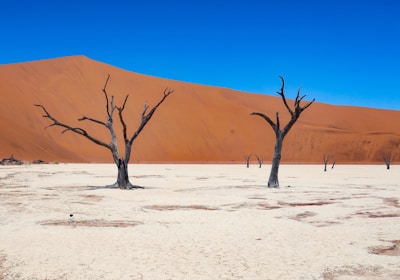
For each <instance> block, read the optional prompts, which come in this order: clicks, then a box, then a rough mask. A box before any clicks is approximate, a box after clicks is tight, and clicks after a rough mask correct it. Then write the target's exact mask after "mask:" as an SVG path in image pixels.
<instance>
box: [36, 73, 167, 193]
mask: <svg viewBox="0 0 400 280" xmlns="http://www.w3.org/2000/svg"><path fill="white" fill-rule="evenodd" d="M109 79H110V75H108V77H107V79H106V82H105V85H104V87H103V89H102V91H103V94H104V98H105V101H106V102H105V103H106V104H105V105H106V106H105V109H106V121H101V120H97V119H93V118H90V117H86V116H83V117H82V118H80V119H78V121H89V122H91V123H94V124H96V125H100V126H103V127H105V128H106V129H108V131H109V133H110V142H109V143H106V142H103V141H101V140H99V139H97V138H95V137H93V136H92V135H90V134H89V133H88V132H87V131H86V130H85V129H83V128H80V127H72V126H70V125H68V124H65V123H63V122H60V121H58V120H57V119H56V118H55V117H53V116H52V115H51V114H50V113H49V112H48V111H47V109H46V108H45V107H44V106H43V105H41V104H34V105H35V106H37V107H40V108H41V109H42V111H43V112H44V115H43V117H44V118H47V119H49V120H50V121H52V123H51V124H50V125H49V126H47V127H46V128H48V127H52V126H58V127H62V128H64V130H63V131H62V132H61V133H65V132H67V131H71V132H73V133H76V134H78V135H81V136H83V137H85V138H86V139H88V140H90V141H91V142H93V143H95V144H97V145H99V146H102V147H104V148H106V149H108V150H110V152H111V154H112V157H113V159H114V163H115V164H116V165H117V168H118V176H117V181H116V182H115V183H114V184H113V185H111V186H109V187H118V188H121V189H133V188H142V187H140V186H136V185H133V184H131V183H130V181H129V176H128V163H129V159H130V156H131V151H132V144H133V142H134V141H135V140H136V138H137V137H138V136H139V134H140V133H141V132H142V130H143V128H144V127H145V126H146V124H147V123H148V122H149V121H150V119H151V118H152V116H153V114H154V113H155V111H156V110H157V108H158V107H159V106H160V105H161V104H162V103H163V102H164V101H165V100H166V99H167V97H168V96H169V95H170V94H171V93H173V92H174V91H173V90H170V89H168V88H167V89H165V90H164V95H163V96H162V98H161V100H160V101H159V102H158V103H157V104H156V105H155V106H154V107H153V108H152V109H151V110H150V111H149V112H148V111H147V110H148V109H149V106H148V105H147V104H146V103H145V104H144V109H143V112H142V116H141V122H140V124H139V126H138V128H137V129H136V131H135V132H134V133H133V134H132V135H131V136H129V137H128V133H127V125H126V122H125V120H124V116H123V112H124V110H125V105H126V102H127V101H128V97H129V95H126V97H125V100H124V102H123V103H122V106H120V107H119V106H116V105H115V104H114V96H111V99H110V98H109V95H108V92H107V84H108V81H109ZM115 111H117V113H118V116H119V121H120V123H121V124H122V130H123V131H122V132H123V137H124V143H125V152H124V155H121V154H120V151H119V150H118V146H117V136H116V133H115V129H114V113H115Z"/></svg>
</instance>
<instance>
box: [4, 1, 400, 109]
mask: <svg viewBox="0 0 400 280" xmlns="http://www.w3.org/2000/svg"><path fill="white" fill-rule="evenodd" d="M399 12H400V2H399V1H397V0H390V1H389V0H379V1H378V0H375V1H370V0H364V1H362V0H358V1H356V0H347V1H344V0H336V1H334V0H332V1H323V0H320V1H316V0H315V1H313V0H304V1H300V0H299V1H290V0H280V1H277V0H275V1H269V0H264V1H262V0H240V1H239V0H230V1H227V0H221V1H218V0H214V1H211V0H202V1H198V0H186V1H184V0H182V1H178V0H170V1H155V0H142V1H135V0H133V1H128V0H125V1H122V0H113V1H104V0H97V1H92V0H90V1H85V0H80V1H78V0H69V1H62V0H60V1H48V0H47V1H40V0H37V1H27V0H25V1H19V0H13V1H11V0H8V1H7V0H6V1H3V3H2V7H1V10H0V13H1V16H0V26H1V44H0V64H9V63H17V62H25V61H32V60H40V59H47V58H55V57H62V56H70V55H86V56H88V57H90V58H92V59H95V60H99V61H102V62H105V63H108V64H111V65H114V66H117V67H120V68H123V69H126V70H130V71H134V72H138V73H143V74H148V75H153V76H158V77H164V78H169V79H174V80H180V81H186V82H192V83H198V84H205V85H213V86H220V87H225V88H231V89H236V90H240V91H246V92H253V93H261V94H263V93H265V94H271V95H275V94H276V91H277V90H278V89H279V87H280V80H279V78H278V75H282V76H284V77H285V79H286V83H287V96H288V97H289V98H292V97H294V95H295V94H296V91H297V89H298V87H300V86H301V87H302V92H303V93H304V94H307V97H309V98H310V99H311V98H316V100H317V101H318V102H323V103H330V104H338V105H355V106H365V107H374V108H385V109H394V110H400V84H399V81H400V54H399V51H400V19H399Z"/></svg>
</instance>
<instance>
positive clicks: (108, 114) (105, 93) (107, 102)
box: [103, 74, 111, 119]
mask: <svg viewBox="0 0 400 280" xmlns="http://www.w3.org/2000/svg"><path fill="white" fill-rule="evenodd" d="M109 79H110V74H108V76H107V79H106V83H105V84H104V87H103V93H104V97H105V98H106V110H107V116H108V118H109V119H110V118H111V115H110V108H109V100H108V94H107V89H106V88H107V84H108V80H109Z"/></svg>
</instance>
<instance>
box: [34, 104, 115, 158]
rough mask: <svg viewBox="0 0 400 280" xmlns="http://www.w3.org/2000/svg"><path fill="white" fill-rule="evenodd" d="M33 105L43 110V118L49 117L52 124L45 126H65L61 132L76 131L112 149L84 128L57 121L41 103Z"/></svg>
mask: <svg viewBox="0 0 400 280" xmlns="http://www.w3.org/2000/svg"><path fill="white" fill-rule="evenodd" d="M34 106H36V107H39V108H41V109H42V110H43V112H44V115H43V118H47V119H50V120H51V121H52V122H53V123H52V124H50V125H49V126H47V127H51V126H59V127H63V128H65V129H64V130H63V131H62V132H61V133H65V132H67V131H71V132H73V133H76V134H79V135H81V136H83V137H85V138H86V139H88V140H90V141H92V142H93V143H95V144H97V145H100V146H103V147H105V148H107V149H109V150H111V151H112V148H111V146H110V145H108V144H106V143H104V142H103V141H101V140H99V139H96V138H94V137H93V136H91V135H90V134H89V133H87V132H86V130H84V129H82V128H80V127H72V126H70V125H67V124H65V123H62V122H59V121H58V120H57V119H56V118H54V117H53V116H52V115H51V114H50V113H49V112H48V111H47V109H46V108H45V107H44V106H43V105H41V104H34ZM47 127H46V128H47Z"/></svg>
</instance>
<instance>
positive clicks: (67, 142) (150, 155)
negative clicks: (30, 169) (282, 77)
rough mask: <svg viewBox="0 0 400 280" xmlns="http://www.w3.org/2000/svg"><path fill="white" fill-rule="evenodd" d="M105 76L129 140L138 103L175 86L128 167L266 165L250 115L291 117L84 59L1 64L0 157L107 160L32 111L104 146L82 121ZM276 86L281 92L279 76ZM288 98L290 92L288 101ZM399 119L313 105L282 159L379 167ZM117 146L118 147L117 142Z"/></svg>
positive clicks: (98, 110)
mask: <svg viewBox="0 0 400 280" xmlns="http://www.w3.org/2000/svg"><path fill="white" fill-rule="evenodd" d="M108 74H110V75H111V78H110V81H109V83H108V86H107V90H108V92H109V95H110V96H111V95H114V96H115V103H116V104H119V105H121V104H122V102H123V100H124V98H125V96H126V95H127V94H129V99H128V102H127V105H126V109H125V113H126V114H125V119H126V122H127V125H128V134H132V133H134V131H135V130H136V128H137V126H138V124H139V122H140V117H141V113H142V111H143V105H144V103H147V104H148V105H150V106H151V107H152V106H154V105H155V104H156V103H157V102H158V100H159V99H160V98H161V97H162V95H163V91H164V89H165V88H171V89H174V90H175V92H174V93H173V94H172V95H171V96H170V97H169V98H168V99H167V100H166V102H165V103H164V104H163V105H162V106H161V107H160V108H159V110H158V111H157V112H156V114H155V115H154V117H153V119H152V120H151V121H150V122H149V124H148V126H146V128H145V129H144V130H143V132H142V133H141V135H140V136H139V137H138V139H137V140H136V141H135V143H134V147H133V152H132V157H131V162H196V163H201V162H220V163H229V162H243V161H244V156H245V155H246V154H253V155H255V154H257V155H259V156H261V157H262V158H263V159H264V162H269V161H270V160H271V158H272V153H273V146H274V133H273V131H272V129H271V127H269V125H268V124H267V123H266V122H265V121H264V120H263V119H261V118H259V117H256V116H250V113H251V112H253V111H258V112H263V113H265V114H267V115H269V116H271V117H273V116H274V115H275V113H276V112H277V111H279V112H280V116H281V121H282V123H284V122H286V121H287V117H288V114H287V111H286V110H285V108H284V107H283V105H282V102H281V100H280V98H279V97H277V96H268V95H258V94H250V93H245V92H239V91H234V90H230V89H225V88H219V87H211V86H204V85H198V84H192V83H185V82H179V81H173V80H168V79H163V78H157V77H152V76H146V75H142V74H138V73H134V72H130V71H126V70H123V69H119V68H116V67H113V66H111V65H108V64H104V63H101V62H98V61H95V60H92V59H90V58H87V57H84V56H72V57H63V58H56V59H50V60H41V61H33V62H26V63H18V64H9V65H2V66H0V94H1V101H2V102H0V127H1V136H0V158H4V157H9V156H10V155H11V154H13V155H14V157H16V158H19V159H22V160H25V161H31V160H35V159H42V160H46V161H60V162H111V161H112V157H111V153H110V151H108V150H107V149H105V148H103V147H100V146H97V145H95V144H93V143H91V142H90V141H88V140H87V139H84V138H81V137H79V136H78V135H74V134H73V133H71V132H66V133H63V134H61V132H62V130H61V129H59V128H55V127H49V128H47V129H45V128H46V127H47V126H48V125H49V124H50V122H49V121H48V120H46V119H44V118H42V115H43V113H42V111H41V110H40V109H39V108H38V107H35V106H33V105H34V104H42V105H44V106H45V107H46V108H47V109H48V111H49V112H50V113H51V114H52V115H53V116H54V117H56V118H57V119H58V120H59V121H63V122H65V123H68V124H70V125H72V126H76V127H78V126H79V127H82V128H85V129H87V130H88V132H89V133H91V134H93V135H94V136H96V137H97V138H100V139H102V140H104V141H106V142H109V134H108V131H107V130H106V129H104V127H101V126H97V125H95V124H91V123H88V122H79V121H78V119H79V118H80V117H82V116H83V115H86V116H88V117H92V118H95V119H98V120H102V121H105V120H106V109H105V99H104V95H103V93H102V88H103V86H104V84H105V81H106V78H107V75H108ZM287 83H290V81H287ZM276 87H277V89H279V87H280V84H279V80H278V79H277V85H276ZM294 94H295V93H290V92H288V93H287V97H288V98H291V97H294ZM311 97H315V98H316V99H317V100H318V96H310V98H311ZM115 117H116V118H115V123H116V128H117V131H118V137H121V136H122V132H121V130H120V126H119V125H118V119H117V114H115ZM399 119H400V112H399V111H390V110H378V109H372V108H361V107H345V106H332V105H327V104H321V103H315V104H313V105H312V106H311V107H310V108H309V109H308V110H306V111H305V112H304V113H303V115H302V116H301V118H300V120H299V121H298V123H296V125H295V126H294V127H293V129H292V131H291V132H290V133H289V134H288V136H287V138H286V139H285V142H284V148H283V155H282V161H283V162H295V163H310V162H321V161H322V158H323V156H324V155H325V154H330V155H332V157H334V158H335V159H336V160H337V162H341V163H375V162H382V156H383V154H384V153H391V154H392V156H393V158H394V159H396V158H397V159H398V158H399V157H400V148H399V145H400V122H398V120H399ZM119 146H120V148H121V149H123V143H122V142H120V143H119ZM253 160H255V157H253Z"/></svg>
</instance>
